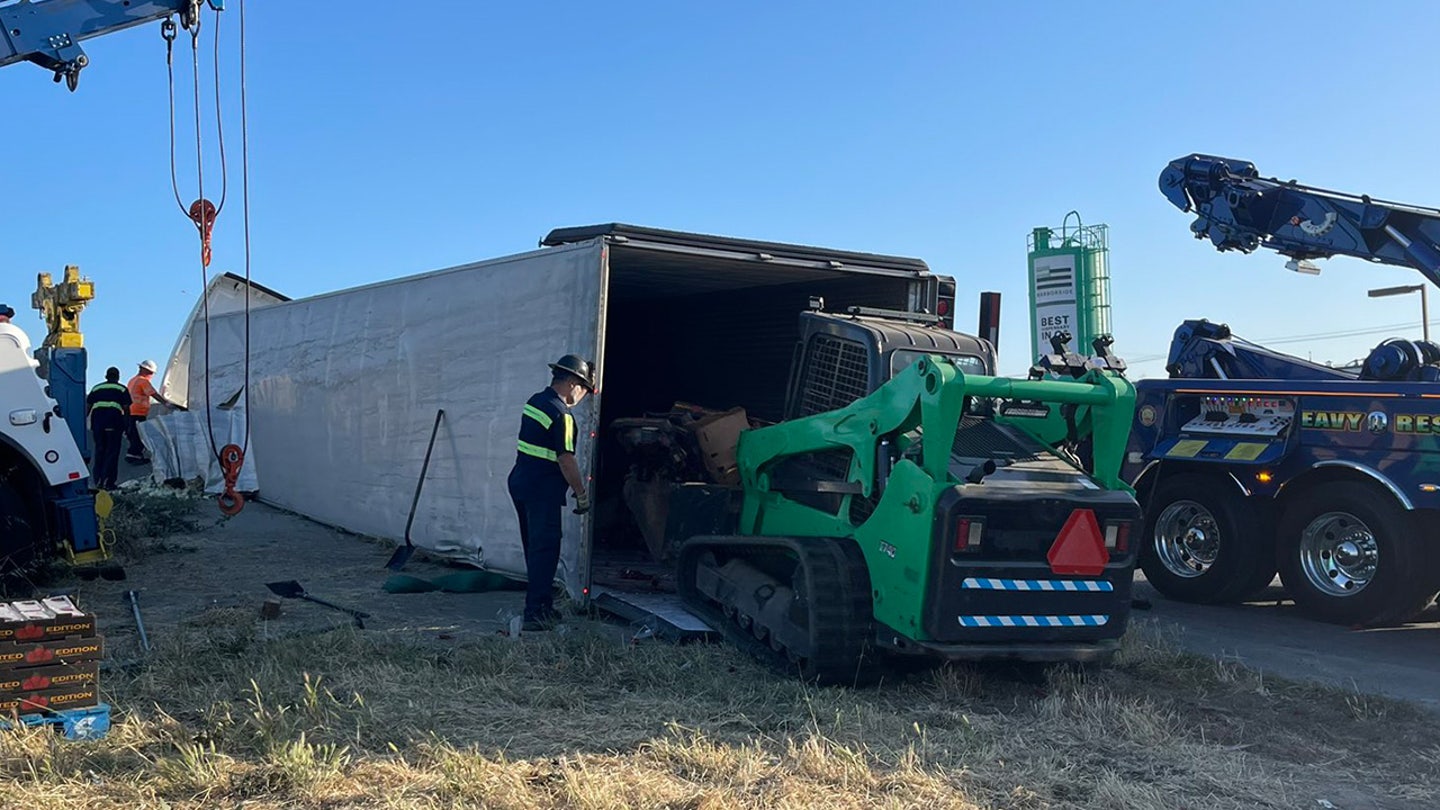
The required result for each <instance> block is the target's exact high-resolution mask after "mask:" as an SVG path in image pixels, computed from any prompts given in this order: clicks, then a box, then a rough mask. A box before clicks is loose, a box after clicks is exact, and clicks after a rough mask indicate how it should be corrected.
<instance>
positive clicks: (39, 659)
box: [25, 647, 55, 664]
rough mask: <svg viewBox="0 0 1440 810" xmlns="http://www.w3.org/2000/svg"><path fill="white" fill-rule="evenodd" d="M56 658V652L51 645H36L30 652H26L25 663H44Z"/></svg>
mask: <svg viewBox="0 0 1440 810" xmlns="http://www.w3.org/2000/svg"><path fill="white" fill-rule="evenodd" d="M54 658H55V653H54V651H52V650H51V649H50V648H49V647H36V648H35V649H33V650H31V651H30V652H27V653H25V663H27V664H43V663H45V662H46V661H50V660H53V659H54Z"/></svg>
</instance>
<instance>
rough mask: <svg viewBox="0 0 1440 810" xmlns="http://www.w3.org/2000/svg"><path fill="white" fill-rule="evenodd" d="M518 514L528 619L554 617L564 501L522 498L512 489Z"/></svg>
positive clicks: (537, 619)
mask: <svg viewBox="0 0 1440 810" xmlns="http://www.w3.org/2000/svg"><path fill="white" fill-rule="evenodd" d="M510 497H511V499H512V500H514V502H515V514H516V515H517V516H518V517H519V518H520V543H521V544H522V545H523V546H524V547H525V579H526V581H527V583H528V585H527V587H526V589H525V621H547V620H549V619H553V618H554V617H555V597H554V594H553V590H552V589H553V587H554V582H555V569H556V568H558V567H559V565H560V510H561V509H563V508H564V503H563V502H561V503H555V502H554V501H553V500H550V499H542V500H521V499H520V498H518V497H516V496H515V493H514V492H513V491H512V492H511V494H510Z"/></svg>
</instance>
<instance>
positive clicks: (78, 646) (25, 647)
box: [0, 636, 105, 671]
mask: <svg viewBox="0 0 1440 810" xmlns="http://www.w3.org/2000/svg"><path fill="white" fill-rule="evenodd" d="M104 655H105V639H104V637H103V636H92V637H90V638H57V639H47V640H45V641H31V642H24V641H0V671H5V670H12V669H16V668H19V667H44V666H51V665H54V664H78V663H83V662H86V661H99V660H100V659H101V658H102V657H103V656H104Z"/></svg>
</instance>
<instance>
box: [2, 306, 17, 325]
mask: <svg viewBox="0 0 1440 810" xmlns="http://www.w3.org/2000/svg"><path fill="white" fill-rule="evenodd" d="M13 317H15V310H14V309H12V308H11V307H10V305H9V304H0V323H10V319H11V318H13Z"/></svg>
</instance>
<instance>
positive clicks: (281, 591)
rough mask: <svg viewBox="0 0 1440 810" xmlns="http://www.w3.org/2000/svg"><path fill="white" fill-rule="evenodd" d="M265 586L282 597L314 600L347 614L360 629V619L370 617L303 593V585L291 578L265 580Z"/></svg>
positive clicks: (362, 625) (361, 624)
mask: <svg viewBox="0 0 1440 810" xmlns="http://www.w3.org/2000/svg"><path fill="white" fill-rule="evenodd" d="M265 587H267V588H269V589H270V592H271V593H273V594H275V595H276V596H279V597H282V598H284V599H304V600H305V601H306V602H314V603H315V604H317V605H324V606H325V607H328V608H330V609H332V610H338V611H340V612H341V613H345V614H348V615H349V616H350V618H352V619H354V620H355V626H356V627H358V628H360V629H361V630H364V629H365V622H363V621H361V619H368V618H370V614H369V613H364V612H361V611H358V610H355V609H353V608H347V607H341V606H339V605H337V604H335V603H334V602H326V601H325V600H324V599H321V598H319V597H316V596H311V595H310V594H308V593H305V586H304V585H301V584H300V583H298V582H296V581H295V580H293V579H292V580H290V581H289V582H267V583H265Z"/></svg>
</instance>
